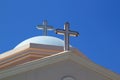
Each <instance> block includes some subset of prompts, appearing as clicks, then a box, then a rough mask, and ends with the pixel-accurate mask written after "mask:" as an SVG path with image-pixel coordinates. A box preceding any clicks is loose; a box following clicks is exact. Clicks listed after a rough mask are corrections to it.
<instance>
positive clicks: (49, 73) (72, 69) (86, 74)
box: [0, 60, 110, 80]
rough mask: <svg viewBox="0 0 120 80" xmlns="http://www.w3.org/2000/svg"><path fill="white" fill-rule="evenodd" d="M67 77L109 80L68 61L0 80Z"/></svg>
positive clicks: (59, 79)
mask: <svg viewBox="0 0 120 80" xmlns="http://www.w3.org/2000/svg"><path fill="white" fill-rule="evenodd" d="M67 75H70V76H73V77H74V78H75V79H76V80H110V79H108V78H107V77H106V76H103V75H102V74H99V73H97V72H95V71H92V70H89V69H87V68H86V67H84V66H80V65H79V64H77V63H74V62H72V61H68V60H66V61H62V62H59V63H55V64H52V65H48V66H46V67H41V68H38V69H34V70H31V71H28V72H25V73H20V74H16V75H14V76H11V77H7V78H4V79H0V80H61V78H62V77H64V76H67Z"/></svg>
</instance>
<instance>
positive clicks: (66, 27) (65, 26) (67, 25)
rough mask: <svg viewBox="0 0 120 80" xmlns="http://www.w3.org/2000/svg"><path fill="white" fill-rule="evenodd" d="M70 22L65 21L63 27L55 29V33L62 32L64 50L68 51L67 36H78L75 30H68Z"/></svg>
mask: <svg viewBox="0 0 120 80" xmlns="http://www.w3.org/2000/svg"><path fill="white" fill-rule="evenodd" d="M69 27H70V24H69V22H66V23H65V24H64V29H56V34H62V35H64V41H65V43H64V50H65V51H69V36H78V35H79V33H78V32H76V31H71V30H69Z"/></svg>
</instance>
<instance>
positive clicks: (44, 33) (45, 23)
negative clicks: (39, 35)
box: [37, 20, 54, 36]
mask: <svg viewBox="0 0 120 80" xmlns="http://www.w3.org/2000/svg"><path fill="white" fill-rule="evenodd" d="M37 29H39V30H43V35H44V36H47V31H48V30H53V29H54V28H53V26H50V25H48V22H47V20H44V21H43V25H38V26H37Z"/></svg>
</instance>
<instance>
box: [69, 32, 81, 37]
mask: <svg viewBox="0 0 120 80" xmlns="http://www.w3.org/2000/svg"><path fill="white" fill-rule="evenodd" d="M69 35H70V36H75V37H77V36H79V33H78V32H76V31H69Z"/></svg>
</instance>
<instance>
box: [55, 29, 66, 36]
mask: <svg viewBox="0 0 120 80" xmlns="http://www.w3.org/2000/svg"><path fill="white" fill-rule="evenodd" d="M55 33H56V34H61V35H64V33H65V30H63V29H56V31H55Z"/></svg>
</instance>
